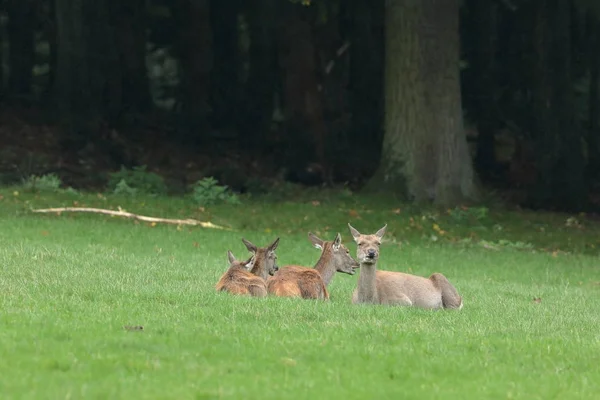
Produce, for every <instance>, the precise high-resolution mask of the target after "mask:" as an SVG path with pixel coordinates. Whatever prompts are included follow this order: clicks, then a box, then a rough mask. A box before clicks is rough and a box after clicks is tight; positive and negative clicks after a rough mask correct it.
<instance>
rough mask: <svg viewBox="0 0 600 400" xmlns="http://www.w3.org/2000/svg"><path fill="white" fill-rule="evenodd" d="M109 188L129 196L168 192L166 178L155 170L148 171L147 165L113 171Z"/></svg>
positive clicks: (116, 192)
mask: <svg viewBox="0 0 600 400" xmlns="http://www.w3.org/2000/svg"><path fill="white" fill-rule="evenodd" d="M108 189H109V190H110V191H112V192H113V193H115V194H124V195H128V196H135V195H136V194H144V195H154V196H156V195H163V194H166V193H167V185H166V184H165V181H164V179H163V178H162V177H161V176H160V175H158V174H155V173H154V172H149V171H146V166H145V165H142V166H140V167H133V169H126V168H124V167H121V170H120V171H118V172H113V173H111V174H110V178H109V180H108Z"/></svg>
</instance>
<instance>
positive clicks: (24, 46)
mask: <svg viewBox="0 0 600 400" xmlns="http://www.w3.org/2000/svg"><path fill="white" fill-rule="evenodd" d="M7 3H8V28H7V31H8V41H9V57H8V65H9V81H8V89H9V92H10V94H11V96H12V97H15V98H23V97H27V96H30V95H31V89H32V88H31V78H32V76H33V64H34V58H35V52H34V33H35V32H34V29H35V23H36V19H35V3H34V2H33V1H32V0H9V1H8V2H7Z"/></svg>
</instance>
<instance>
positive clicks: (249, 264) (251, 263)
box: [227, 250, 254, 271]
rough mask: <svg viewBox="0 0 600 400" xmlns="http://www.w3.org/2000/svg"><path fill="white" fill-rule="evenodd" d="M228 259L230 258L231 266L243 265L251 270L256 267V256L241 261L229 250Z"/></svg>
mask: <svg viewBox="0 0 600 400" xmlns="http://www.w3.org/2000/svg"><path fill="white" fill-rule="evenodd" d="M227 260H229V267H230V268H231V267H233V266H236V265H237V266H240V267H243V268H244V269H245V270H247V271H250V270H251V269H252V268H253V267H254V256H252V257H251V258H249V259H248V260H246V261H239V260H237V259H236V258H235V256H234V255H233V253H232V252H231V250H227Z"/></svg>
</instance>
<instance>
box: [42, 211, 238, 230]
mask: <svg viewBox="0 0 600 400" xmlns="http://www.w3.org/2000/svg"><path fill="white" fill-rule="evenodd" d="M32 211H33V212H35V213H57V214H59V215H60V213H62V212H87V213H95V214H105V215H113V216H116V217H124V218H129V219H134V220H138V221H144V222H155V223H163V224H172V225H192V226H201V227H203V228H212V229H224V230H230V229H229V228H226V227H224V226H220V225H215V224H213V223H212V222H203V221H198V220H196V219H191V218H188V219H169V218H157V217H148V216H145V215H139V214H133V213H130V212H127V211H125V210H122V209H121V207H119V210H118V211H115V210H106V209H103V208H90V207H59V208H40V209H36V210H32Z"/></svg>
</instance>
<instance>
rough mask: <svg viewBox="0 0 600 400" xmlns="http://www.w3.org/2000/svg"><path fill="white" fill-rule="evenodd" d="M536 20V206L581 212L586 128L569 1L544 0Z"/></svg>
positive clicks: (534, 98)
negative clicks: (574, 75) (574, 69)
mask: <svg viewBox="0 0 600 400" xmlns="http://www.w3.org/2000/svg"><path fill="white" fill-rule="evenodd" d="M537 6H538V7H537V8H536V15H535V27H536V28H535V32H534V43H535V46H534V47H535V65H534V77H535V78H534V79H535V80H534V91H533V110H534V114H533V115H534V125H533V126H534V135H535V138H536V141H537V149H538V156H537V160H536V161H537V162H536V164H537V170H538V172H539V175H538V181H537V184H536V185H535V187H533V188H532V190H533V192H532V194H531V197H532V199H533V204H534V205H536V206H542V207H547V206H554V207H557V208H560V209H562V210H571V211H573V210H576V211H577V210H580V209H581V208H582V207H583V206H584V204H585V201H586V195H585V185H584V167H585V164H584V158H583V150H582V145H581V140H582V136H581V127H580V126H578V125H579V124H578V122H577V119H576V118H575V109H574V106H573V101H574V95H573V88H572V79H571V49H570V41H571V37H570V26H569V22H570V7H569V1H568V0H539V1H538V3H537Z"/></svg>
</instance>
